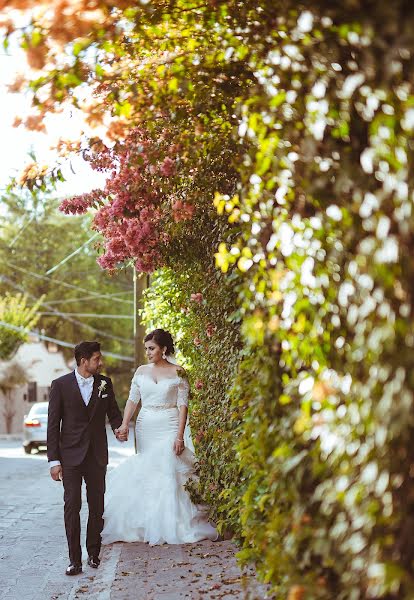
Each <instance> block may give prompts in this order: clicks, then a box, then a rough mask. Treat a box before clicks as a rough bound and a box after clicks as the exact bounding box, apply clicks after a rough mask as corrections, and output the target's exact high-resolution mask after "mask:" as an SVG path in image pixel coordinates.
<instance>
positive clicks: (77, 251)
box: [46, 232, 99, 275]
mask: <svg viewBox="0 0 414 600" xmlns="http://www.w3.org/2000/svg"><path fill="white" fill-rule="evenodd" d="M98 235H99V233H98V232H96V233H94V234H93V236H92V237H90V238H89V240H87V241H86V242H85V243H84V244H82V246H79V248H77V249H76V250H74V251H73V252H72V253H71V254H68V256H66V257H65V258H64V259H63V260H61V261H60V263H58V264H57V265H55V266H54V267H52V268H51V269H49V270H48V271H46V275H50V274H51V273H54V271H57V270H58V269H59V267H61V266H62V265H64V264H65V263H66V262H68V260H70V259H71V258H73V257H74V256H76V255H77V254H78V253H79V252H80V251H81V250H82V249H83V248H85V247H86V246H88V245H89V244H90V243H91V242H92V241H93V240H94V239H95V238H96V237H98Z"/></svg>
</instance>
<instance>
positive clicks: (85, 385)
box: [49, 369, 94, 468]
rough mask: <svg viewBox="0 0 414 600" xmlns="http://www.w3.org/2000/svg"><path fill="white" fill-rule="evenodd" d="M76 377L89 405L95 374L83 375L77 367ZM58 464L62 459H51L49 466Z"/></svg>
mask: <svg viewBox="0 0 414 600" xmlns="http://www.w3.org/2000/svg"><path fill="white" fill-rule="evenodd" d="M75 377H76V381H77V382H78V386H79V391H80V393H81V396H82V399H83V401H84V403H85V405H86V406H88V404H89V402H90V399H91V396H92V391H93V381H94V379H93V375H90V376H89V377H82V375H81V374H80V373H79V372H78V369H75ZM58 465H60V460H51V461H49V468H52V467H57V466H58Z"/></svg>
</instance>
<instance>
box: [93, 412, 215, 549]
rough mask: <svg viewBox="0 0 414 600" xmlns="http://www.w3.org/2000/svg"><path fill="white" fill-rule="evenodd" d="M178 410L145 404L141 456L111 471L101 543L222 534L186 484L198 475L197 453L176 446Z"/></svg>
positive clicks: (173, 541)
mask: <svg viewBox="0 0 414 600" xmlns="http://www.w3.org/2000/svg"><path fill="white" fill-rule="evenodd" d="M178 419H179V411H178V409H177V408H176V407H174V408H164V409H162V410H156V409H154V408H150V407H148V408H145V407H143V408H142V409H141V411H140V413H139V416H138V419H137V426H136V435H137V449H138V454H136V455H134V456H131V457H129V458H128V459H126V460H125V461H124V462H122V463H121V464H120V465H119V466H118V467H116V468H115V469H113V470H112V471H109V473H108V475H107V483H106V493H105V512H104V529H103V531H102V543H103V544H111V543H113V542H119V541H122V542H148V543H149V544H150V545H157V544H164V543H167V544H184V543H191V542H197V541H199V540H202V539H212V540H215V539H216V538H217V531H216V529H215V528H214V527H213V526H212V525H211V524H210V523H209V522H208V521H207V519H206V515H205V510H204V509H203V508H202V507H200V506H196V505H195V504H193V503H192V502H191V500H190V496H189V494H188V492H187V491H186V490H185V488H184V485H185V483H186V482H187V481H188V479H189V478H191V476H192V475H193V473H194V460H195V458H194V454H193V452H192V451H191V450H190V449H189V448H185V450H184V452H183V453H182V454H181V455H180V456H176V454H175V453H174V450H173V445H174V440H175V438H176V436H177V430H178Z"/></svg>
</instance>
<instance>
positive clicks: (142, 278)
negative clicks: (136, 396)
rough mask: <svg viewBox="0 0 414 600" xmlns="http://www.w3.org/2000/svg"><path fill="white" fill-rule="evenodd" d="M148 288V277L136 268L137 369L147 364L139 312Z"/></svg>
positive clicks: (135, 328) (143, 331)
mask: <svg viewBox="0 0 414 600" xmlns="http://www.w3.org/2000/svg"><path fill="white" fill-rule="evenodd" d="M147 287H148V276H147V275H146V274H145V273H137V272H136V270H135V268H134V363H135V368H137V367H138V366H139V365H142V364H144V363H145V352H144V337H145V328H144V326H143V325H142V322H141V319H140V317H139V315H138V311H139V310H140V309H141V308H143V305H144V290H145V289H146V288H147Z"/></svg>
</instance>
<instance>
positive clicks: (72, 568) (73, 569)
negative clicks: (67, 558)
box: [66, 563, 82, 575]
mask: <svg viewBox="0 0 414 600" xmlns="http://www.w3.org/2000/svg"><path fill="white" fill-rule="evenodd" d="M79 573H82V565H74V564H73V563H70V565H69V566H68V568H67V569H66V575H79Z"/></svg>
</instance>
